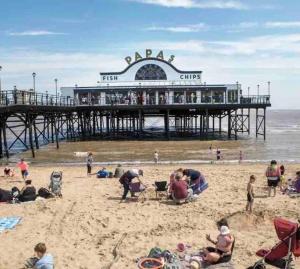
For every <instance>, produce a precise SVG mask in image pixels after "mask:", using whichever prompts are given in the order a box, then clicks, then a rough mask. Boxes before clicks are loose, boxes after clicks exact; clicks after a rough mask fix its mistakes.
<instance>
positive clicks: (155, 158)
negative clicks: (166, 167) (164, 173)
mask: <svg viewBox="0 0 300 269" xmlns="http://www.w3.org/2000/svg"><path fill="white" fill-rule="evenodd" d="M154 163H155V164H157V163H158V152H157V151H155V152H154Z"/></svg>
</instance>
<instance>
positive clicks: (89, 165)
mask: <svg viewBox="0 0 300 269" xmlns="http://www.w3.org/2000/svg"><path fill="white" fill-rule="evenodd" d="M93 161H94V159H93V153H92V152H89V154H88V156H87V158H86V167H87V175H88V176H91V173H92V164H93Z"/></svg>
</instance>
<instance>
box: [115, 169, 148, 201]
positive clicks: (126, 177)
mask: <svg viewBox="0 0 300 269" xmlns="http://www.w3.org/2000/svg"><path fill="white" fill-rule="evenodd" d="M140 176H143V170H141V169H131V170H128V171H127V172H125V173H124V174H123V175H122V176H121V177H120V179H119V182H120V183H121V184H122V185H123V189H124V192H123V195H122V201H123V200H125V199H126V197H127V194H128V192H129V191H130V188H129V186H130V183H131V182H132V180H133V179H134V178H137V180H138V181H139V182H140V183H141V184H142V181H141V180H140ZM131 196H132V197H134V193H131Z"/></svg>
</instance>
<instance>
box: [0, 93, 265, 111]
mask: <svg viewBox="0 0 300 269" xmlns="http://www.w3.org/2000/svg"><path fill="white" fill-rule="evenodd" d="M195 104H198V105H200V104H205V105H208V104H213V105H221V104H266V105H269V104H270V95H249V96H241V97H240V102H238V99H237V98H235V99H229V100H228V99H226V98H224V96H210V97H207V96H205V97H204V98H203V97H201V98H200V99H199V98H197V97H196V96H185V97H184V96H160V97H159V98H156V97H155V96H150V97H146V98H143V97H134V98H131V97H128V96H127V97H124V96H123V97H118V96H106V97H103V98H100V97H98V98H90V99H88V98H79V99H76V98H70V97H66V96H56V95H53V94H48V93H37V92H32V91H19V90H14V91H1V92H0V106H10V105H36V106H62V107H68V106H78V105H79V106H80V105H82V106H107V105H110V106H114V105H160V106H161V105H195Z"/></svg>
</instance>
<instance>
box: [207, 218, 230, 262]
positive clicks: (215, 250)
mask: <svg viewBox="0 0 300 269" xmlns="http://www.w3.org/2000/svg"><path fill="white" fill-rule="evenodd" d="M217 226H218V230H219V231H220V234H219V235H218V237H217V240H216V241H214V240H212V239H211V238H210V235H206V239H207V240H208V241H210V242H211V243H213V244H214V245H215V247H207V248H206V249H205V250H204V260H205V261H207V262H209V263H211V264H216V263H224V262H229V261H230V260H231V255H232V249H233V246H234V237H233V236H232V235H231V234H230V230H229V228H228V223H227V221H226V220H225V219H222V220H221V221H219V222H218V223H217Z"/></svg>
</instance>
